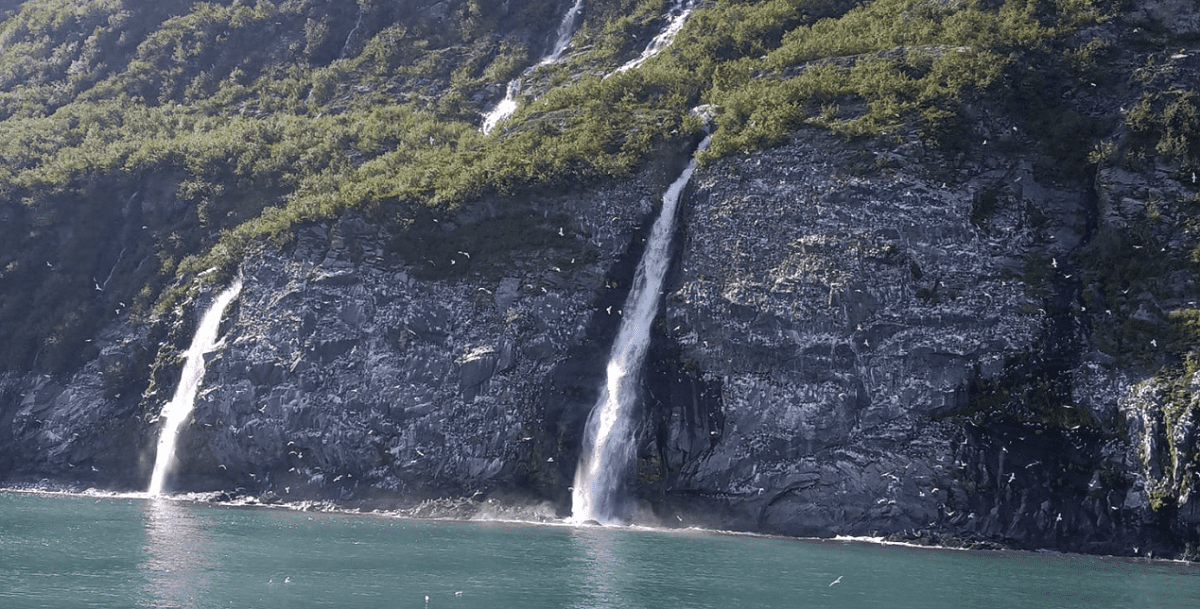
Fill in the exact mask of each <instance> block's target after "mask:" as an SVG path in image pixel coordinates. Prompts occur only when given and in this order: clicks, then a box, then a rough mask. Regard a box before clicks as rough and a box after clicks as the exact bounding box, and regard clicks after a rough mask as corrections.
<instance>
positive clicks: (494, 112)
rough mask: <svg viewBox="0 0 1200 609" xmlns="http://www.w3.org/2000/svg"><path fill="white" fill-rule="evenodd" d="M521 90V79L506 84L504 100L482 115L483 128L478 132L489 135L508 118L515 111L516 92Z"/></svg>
mask: <svg viewBox="0 0 1200 609" xmlns="http://www.w3.org/2000/svg"><path fill="white" fill-rule="evenodd" d="M520 89H521V79H520V78H514V79H513V80H511V81H510V82H509V83H508V90H507V91H506V92H505V93H504V99H502V100H500V103H498V104H496V107H495V108H492V109H491V110H488V112H487V113H486V114H484V115H483V126H482V127H480V130H481V131H483V132H484V133H485V134H486V133H490V132H491V131H492V129H495V128H496V125H499V124H500V121H502V120H504V119H506V118H508V116H509V115H510V114H512V113H513V112H516V111H517V92H518V91H520Z"/></svg>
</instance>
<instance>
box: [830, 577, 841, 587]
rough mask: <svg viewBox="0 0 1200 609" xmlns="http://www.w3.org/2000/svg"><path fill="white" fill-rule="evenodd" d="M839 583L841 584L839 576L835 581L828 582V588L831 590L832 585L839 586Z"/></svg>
mask: <svg viewBox="0 0 1200 609" xmlns="http://www.w3.org/2000/svg"><path fill="white" fill-rule="evenodd" d="M840 583H842V576H841V575H839V576H838V578H837V579H835V580H833V581H831V582H829V587H830V588H832V587H833V585H834V584H840Z"/></svg>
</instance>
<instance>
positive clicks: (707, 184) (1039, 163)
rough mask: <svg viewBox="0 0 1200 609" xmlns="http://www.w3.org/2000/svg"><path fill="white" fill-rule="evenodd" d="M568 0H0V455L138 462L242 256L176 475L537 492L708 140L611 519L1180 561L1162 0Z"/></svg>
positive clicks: (1188, 451)
mask: <svg viewBox="0 0 1200 609" xmlns="http://www.w3.org/2000/svg"><path fill="white" fill-rule="evenodd" d="M571 4H572V3H570V2H565V1H558V0H507V1H506V2H492V1H487V0H472V1H459V0H440V1H436V2H435V1H434V0H417V1H416V2H406V3H383V2H373V1H369V0H362V1H360V2H358V3H357V4H351V3H334V2H326V1H321V0H288V1H280V2H270V1H267V0H262V1H259V2H245V1H241V0H238V1H233V2H187V1H183V0H168V1H160V2H153V3H151V2H138V1H135V0H125V1H122V0H109V1H104V2H88V3H78V2H71V1H68V0H44V1H43V0H33V1H29V2H24V3H9V4H8V5H0V11H6V13H5V14H6V17H5V19H4V21H3V24H0V156H2V158H3V163H2V164H0V341H3V344H4V345H5V348H4V349H3V351H0V370H2V372H0V375H2V376H0V478H3V479H5V480H7V481H8V482H10V483H37V484H42V485H65V486H83V485H96V486H102V487H106V488H132V489H139V488H143V487H144V485H145V483H146V480H148V477H149V469H150V467H151V465H152V464H151V463H150V462H149V461H150V460H151V459H152V458H153V455H152V448H153V444H154V441H155V433H156V430H157V426H158V421H157V413H158V411H159V409H160V408H161V406H162V404H163V403H164V402H165V401H166V400H168V399H169V397H170V393H171V391H172V390H173V387H174V385H175V383H176V382H177V379H178V374H179V367H180V354H181V353H182V351H183V350H184V349H185V348H186V346H187V342H188V340H189V339H190V333H191V330H192V328H193V326H194V324H195V320H196V318H197V317H198V316H199V315H200V314H201V313H202V310H203V307H204V306H205V305H206V304H207V303H208V301H209V300H210V299H211V295H212V293H213V291H214V290H219V289H220V287H221V286H223V285H224V284H225V283H227V282H228V281H229V280H231V278H232V277H234V276H235V275H238V274H240V275H241V276H242V277H243V278H244V281H245V287H244V290H243V293H242V295H241V296H240V297H239V300H238V302H237V304H235V305H234V307H233V308H232V309H231V310H230V312H229V314H228V320H227V322H226V325H225V330H224V336H225V339H224V342H223V346H222V347H221V349H220V350H219V351H217V352H216V353H215V354H214V355H212V356H211V362H210V367H209V373H208V376H207V378H206V382H205V386H206V388H207V389H206V390H205V391H204V392H203V393H202V397H201V401H200V403H199V405H198V407H197V411H196V414H195V417H194V420H193V421H192V422H191V424H190V425H188V426H187V428H186V430H185V432H184V436H183V437H182V438H181V440H182V441H183V443H184V446H185V450H184V454H186V455H187V457H186V458H185V459H184V460H183V463H182V465H181V471H180V474H179V475H178V477H177V479H176V480H175V485H176V487H177V488H181V489H194V490H206V491H221V492H225V493H227V494H228V495H245V496H256V497H268V498H282V499H287V500H303V499H331V500H337V501H341V502H346V503H352V502H367V503H364V504H368V505H381V506H388V507H399V508H404V509H409V510H416V512H417V513H429V512H430V511H440V513H455V514H463V515H468V514H476V513H481V512H488V511H493V512H495V511H505V510H522V509H525V510H530V509H532V510H533V512H532V513H536V514H542V515H547V514H555V513H557V514H559V515H562V514H564V513H565V512H566V510H568V509H569V505H567V503H568V502H569V491H568V487H569V486H570V484H571V482H570V480H571V476H572V473H573V470H574V464H575V462H576V459H577V457H578V451H579V443H580V435H581V434H582V422H583V420H584V419H585V418H586V416H587V411H588V409H589V408H590V406H591V404H592V403H593V402H594V400H595V396H596V393H597V391H598V389H599V385H600V382H601V378H602V375H603V359H604V357H605V356H606V351H607V347H608V344H609V343H610V342H611V340H612V337H613V334H614V333H615V331H616V323H617V320H618V319H619V315H620V307H621V304H622V302H623V299H624V295H625V292H626V291H627V290H628V288H629V283H630V280H631V277H632V273H633V267H634V265H635V264H636V261H637V257H638V256H639V255H640V248H641V245H640V244H641V239H642V237H643V234H644V231H645V229H646V226H647V225H648V221H649V219H650V218H652V216H653V214H654V211H655V209H656V206H657V203H658V200H659V197H660V196H661V194H662V191H663V190H664V189H665V188H666V185H667V184H669V183H670V181H671V180H672V179H673V178H674V177H675V175H677V174H678V172H679V169H680V168H681V167H682V165H683V163H684V162H685V161H686V159H687V158H688V157H689V156H690V155H691V151H692V149H693V146H694V144H695V142H696V141H697V140H698V139H699V136H700V134H701V132H702V131H704V130H710V131H711V132H712V135H713V137H712V145H711V146H710V147H709V148H708V150H707V151H705V152H704V153H703V154H702V155H701V160H702V161H703V164H702V166H701V168H700V169H699V170H698V172H697V173H696V175H695V177H694V179H693V185H692V187H691V188H690V189H689V192H688V194H687V195H686V196H685V198H684V200H683V202H682V204H683V207H684V211H683V213H682V214H681V229H680V232H681V236H680V238H679V245H678V253H677V258H676V260H675V263H674V266H673V271H672V275H671V278H670V280H669V284H670V285H669V286H668V293H667V294H666V298H665V299H664V304H663V308H662V314H661V317H660V321H659V322H658V323H656V325H655V333H654V341H655V342H654V349H653V352H652V361H651V365H650V370H649V374H648V376H647V380H646V383H645V385H646V387H645V397H644V400H643V402H644V403H643V407H642V408H641V414H640V416H641V419H642V425H641V426H640V431H639V450H638V462H637V468H636V472H634V474H635V475H634V476H632V480H633V481H634V482H633V483H632V486H631V488H630V489H629V490H630V493H631V494H632V495H633V496H634V497H635V498H636V499H637V500H638V502H639V504H638V505H639V506H640V507H639V512H638V516H637V517H638V518H640V519H645V520H660V521H662V522H664V523H667V524H672V523H675V524H677V523H679V522H684V523H688V524H691V523H699V524H706V525H710V526H720V527H728V528H741V529H748V530H760V531H770V532H781V533H787V534H803V535H830V534H843V533H844V534H880V535H894V536H896V537H897V538H905V539H910V540H913V541H915V542H922V543H923V542H930V541H932V542H941V543H958V542H963V541H966V542H983V543H998V544H1003V545H1011V546H1017V547H1030V548H1038V547H1054V548H1061V549H1069V550H1077V551H1094V552H1112V553H1119V554H1130V553H1134V552H1136V551H1140V552H1146V551H1153V552H1155V553H1158V554H1162V553H1168V554H1172V555H1188V556H1195V554H1196V547H1197V543H1200V502H1198V501H1197V500H1196V499H1195V492H1196V490H1197V479H1196V478H1197V474H1198V473H1200V446H1198V445H1197V442H1198V441H1200V439H1198V438H1197V416H1200V402H1197V398H1196V393H1197V392H1198V391H1200V377H1198V376H1197V370H1198V369H1200V364H1197V361H1200V360H1198V356H1197V353H1196V349H1197V346H1198V345H1200V336H1198V334H1197V331H1198V325H1197V320H1198V319H1200V308H1198V307H1197V305H1196V302H1197V291H1198V288H1197V285H1196V272H1197V264H1200V249H1197V245H1198V243H1197V236H1196V233H1195V218H1196V217H1197V213H1198V212H1200V207H1198V206H1197V193H1198V192H1200V185H1198V183H1197V182H1196V178H1195V176H1196V172H1197V171H1200V100H1197V98H1196V95H1195V93H1194V89H1195V88H1196V85H1197V82H1198V80H1200V79H1198V70H1200V57H1198V56H1197V53H1196V52H1194V51H1193V50H1192V49H1191V48H1190V45H1193V44H1195V42H1196V40H1197V37H1198V36H1200V7H1197V5H1196V4H1195V3H1194V2H1190V1H1188V0H1163V1H1156V0H1143V1H1130V2H1101V1H1067V0H1059V1H1051V0H1029V1H1024V2H1018V1H1016V0H1009V1H1006V2H1002V1H999V0H986V1H985V0H962V1H957V2H948V3H947V2H925V1H921V0H874V1H872V2H865V3H853V2H842V1H840V0H765V1H761V2H759V1H753V0H712V1H708V2H697V3H694V4H693V3H679V5H678V6H672V4H671V3H670V2H667V1H665V0H642V1H636V0H589V1H585V3H584V4H583V9H582V12H581V13H580V16H579V18H578V19H570V20H567V23H568V25H569V26H570V27H569V28H568V29H567V30H566V31H567V32H568V33H569V32H570V31H572V30H573V31H574V34H573V35H572V36H571V37H570V38H569V40H570V43H569V45H568V46H567V47H566V48H565V49H564V51H563V52H562V54H561V55H560V56H559V57H558V58H557V59H556V60H554V61H543V58H544V57H545V56H547V55H548V54H550V53H551V52H552V49H553V48H554V45H555V42H556V40H557V39H558V36H559V33H560V29H561V26H562V25H563V21H564V16H565V15H567V14H568V10H569V9H570V8H571ZM686 8H694V10H693V11H691V12H690V13H689V14H688V18H687V21H686V23H685V25H684V26H683V28H682V29H681V30H680V31H679V32H678V34H677V35H676V36H675V38H674V40H673V41H672V43H671V44H670V46H668V47H666V48H665V49H664V50H662V51H661V52H660V53H659V54H658V55H656V56H654V57H652V58H650V59H648V60H646V61H645V62H644V63H642V64H640V65H639V66H637V67H636V68H633V69H629V70H624V71H621V70H617V68H618V67H620V66H622V65H625V64H626V63H627V62H629V61H630V60H632V59H635V58H637V57H638V56H639V53H641V52H642V50H643V48H645V46H646V44H647V43H648V42H649V41H650V40H651V38H653V37H654V36H655V35H656V34H657V33H658V32H660V31H662V30H663V29H664V28H665V27H666V26H667V25H668V23H669V22H670V20H671V18H672V17H673V16H675V15H678V14H680V13H681V12H682V11H683V10H684V9H686ZM672 11H674V12H672ZM510 83H515V84H514V85H513V87H511V88H510V87H509V84H510ZM508 90H514V91H516V92H517V96H516V98H515V101H516V110H515V112H514V113H513V114H512V115H511V116H510V117H509V118H507V119H506V120H505V121H503V122H501V123H499V125H498V126H497V127H496V129H494V130H492V131H491V132H489V133H486V134H485V133H483V132H481V130H480V126H481V124H482V122H483V115H484V114H485V113H487V112H488V111H489V110H490V109H491V108H493V107H494V106H495V105H496V104H497V103H499V102H500V101H501V100H502V99H503V98H504V97H505V94H506V91H508ZM698 107H702V108H703V109H704V110H703V111H700V112H697V111H694V110H695V109H696V108H698ZM271 500H274V499H271ZM528 506H536V507H533V508H529V507H528ZM1135 548H1139V549H1140V550H1135Z"/></svg>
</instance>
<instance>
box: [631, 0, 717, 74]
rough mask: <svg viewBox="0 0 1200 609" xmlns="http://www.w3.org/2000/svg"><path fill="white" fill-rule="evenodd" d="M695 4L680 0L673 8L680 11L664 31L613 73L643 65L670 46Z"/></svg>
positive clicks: (694, 1)
mask: <svg viewBox="0 0 1200 609" xmlns="http://www.w3.org/2000/svg"><path fill="white" fill-rule="evenodd" d="M695 4H696V0H680V1H679V2H678V3H677V4H676V5H675V6H674V7H672V9H671V10H672V12H674V11H679V12H678V13H676V14H675V16H673V17H671V20H670V21H668V22H667V27H665V28H663V31H661V32H659V33H658V35H657V36H655V37H654V38H653V39H652V40H650V44H648V45H646V48H645V49H643V50H642V54H641V55H639V56H637V57H636V58H634V59H631V60H629V61H628V62H626V63H625V65H623V66H621V67H619V68H617V69H616V70H613V74H616V73H619V72H624V71H626V70H632V69H633V68H636V67H638V66H640V65H642V63H644V62H645V61H646V60H647V59H650V58H651V57H654V56H655V55H658V53H659V52H660V51H662V50H663V49H665V48H667V47H668V46H670V45H671V42H672V41H674V40H675V35H676V34H678V33H679V30H682V29H683V24H684V23H687V18H688V15H691V14H692V7H693V5H695Z"/></svg>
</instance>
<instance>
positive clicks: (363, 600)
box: [0, 493, 1200, 609]
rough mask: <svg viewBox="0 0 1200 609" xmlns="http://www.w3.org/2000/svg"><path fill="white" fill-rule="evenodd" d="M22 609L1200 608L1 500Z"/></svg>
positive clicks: (1097, 587) (1076, 573) (600, 542)
mask: <svg viewBox="0 0 1200 609" xmlns="http://www.w3.org/2000/svg"><path fill="white" fill-rule="evenodd" d="M838 577H841V578H842V579H841V582H840V583H838V584H837V585H833V586H830V582H832V581H834V580H835V579H836V578H838ZM426 597H428V601H426ZM26 607H54V608H74V607H123V608H125V607H182V608H208V607H251V608H272V607H288V608H295V607H345V608H357V607H364V608H370V607H388V608H395V607H414V608H418V609H420V608H424V607H429V608H430V609H434V608H438V607H449V608H456V609H469V608H485V607H486V608H509V607H511V608H514V609H538V608H551V607H552V608H572V607H578V608H593V607H594V608H606V607H629V608H633V607H647V608H649V607H655V608H657V607H714V608H715V607H721V608H727V607H741V608H751V607H914V608H917V607H919V608H921V609H934V608H939V607H955V608H958V607H969V608H972V609H986V608H991V607H997V608H999V607H1004V608H1005V609H1011V608H1014V607H1020V608H1031V607H1056V608H1057V607H1088V608H1089V609H1095V608H1097V607H1146V608H1158V607H1187V608H1189V609H1191V608H1196V607H1200V566H1197V565H1185V564H1178V563H1161V562H1157V563H1147V562H1144V561H1143V562H1136V561H1130V560H1122V559H1112V558H1100V557H1092V556H1077V555H1056V554H1029V553H1016V552H961V551H944V550H929V549H921V548H907V547H896V546H881V545H871V544H860V543H847V542H834V541H806V540H794V539H777V538H761V537H745V536H733V535H720V534H712V533H701V532H659V531H649V530H630V529H621V528H598V527H567V526H545V525H519V524H504V523H473V522H428V521H414V520H402V519H395V518H387V517H381V516H369V515H347V514H325V513H306V512H293V511H286V510H267V509H247V508H231V507H220V506H212V505H202V504H191V503H183V502H174V501H169V500H148V499H139V498H114V497H88V496H58V495H54V496H45V495H32V494H22V493H0V608H4V609H24V608H26Z"/></svg>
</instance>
